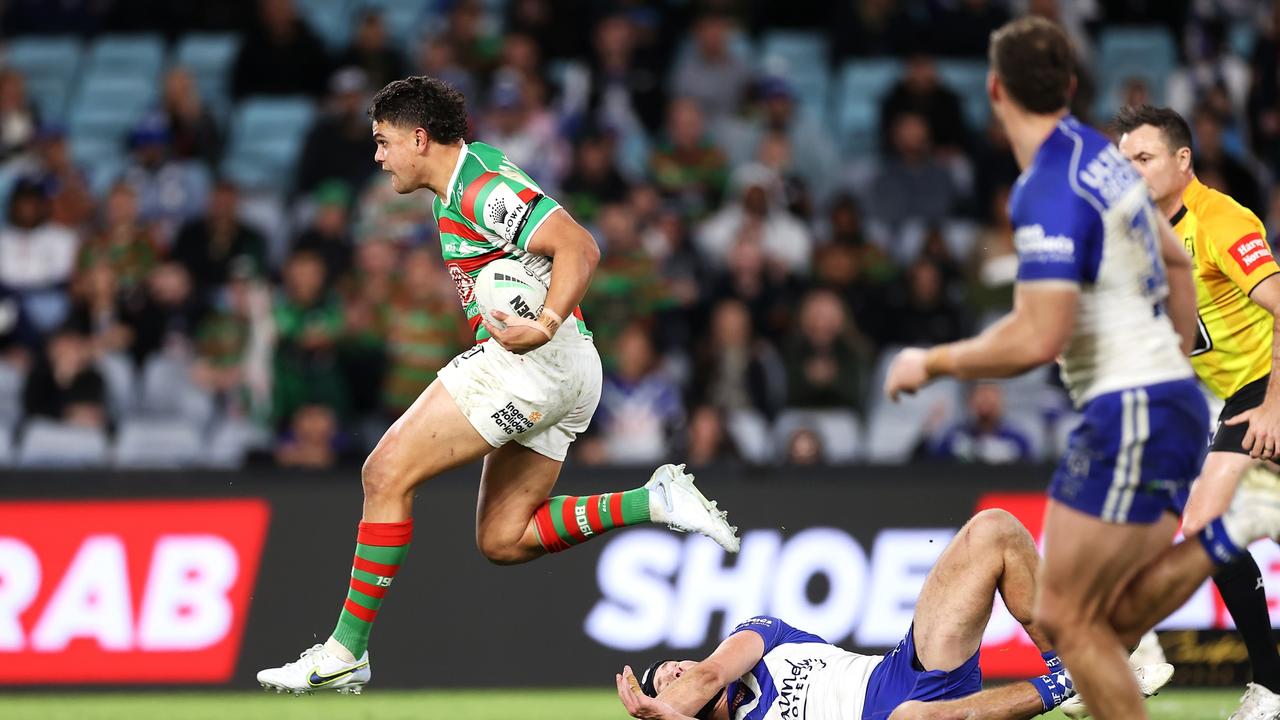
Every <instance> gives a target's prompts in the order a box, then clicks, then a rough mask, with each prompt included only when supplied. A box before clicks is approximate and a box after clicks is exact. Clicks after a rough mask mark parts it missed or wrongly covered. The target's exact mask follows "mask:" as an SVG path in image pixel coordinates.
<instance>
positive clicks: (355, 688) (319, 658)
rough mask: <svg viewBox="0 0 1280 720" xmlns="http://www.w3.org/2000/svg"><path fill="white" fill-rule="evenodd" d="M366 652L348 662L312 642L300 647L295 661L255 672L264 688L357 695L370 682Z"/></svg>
mask: <svg viewBox="0 0 1280 720" xmlns="http://www.w3.org/2000/svg"><path fill="white" fill-rule="evenodd" d="M369 675H370V673H369V651H368V650H366V651H365V653H364V655H362V656H361V657H360V659H359V660H357V661H355V662H353V663H351V662H347V661H345V660H343V659H342V658H340V657H337V656H336V655H334V654H333V653H331V652H329V651H328V650H326V649H325V647H324V645H313V646H312V647H311V649H309V650H303V651H302V654H301V655H299V656H298V659H297V660H294V661H293V662H291V663H285V664H284V665H282V666H281V667H278V668H267V669H266V670H262V671H261V672H259V673H258V682H259V683H260V684H261V685H262V689H263V690H267V691H271V690H275V691H276V693H293V694H294V695H304V694H308V693H313V692H315V691H317V690H336V691H338V692H340V693H342V694H344V695H347V694H349V695H359V694H360V692H361V690H363V689H364V685H365V683H367V682H369Z"/></svg>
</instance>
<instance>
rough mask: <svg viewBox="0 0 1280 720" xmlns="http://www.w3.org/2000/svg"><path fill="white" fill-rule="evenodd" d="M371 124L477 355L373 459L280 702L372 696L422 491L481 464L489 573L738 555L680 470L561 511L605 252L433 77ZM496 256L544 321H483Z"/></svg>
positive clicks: (393, 94)
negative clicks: (617, 539)
mask: <svg viewBox="0 0 1280 720" xmlns="http://www.w3.org/2000/svg"><path fill="white" fill-rule="evenodd" d="M369 117H370V119H371V120H372V124H371V126H370V129H371V131H372V134H373V142H374V144H375V145H376V147H377V150H376V153H375V154H374V156H373V159H374V161H375V162H377V163H378V164H379V165H380V166H381V167H382V169H383V170H384V171H386V172H388V173H390V174H391V186H392V188H394V189H395V191H396V192H398V193H401V194H409V193H412V192H415V191H417V190H421V189H426V190H430V191H431V192H432V193H434V195H435V197H434V200H431V201H428V200H427V199H426V198H423V202H432V210H433V212H434V213H435V217H436V221H437V223H438V225H439V227H440V248H441V252H442V253H443V254H444V260H445V265H446V267H448V270H449V276H450V277H451V278H452V279H453V282H454V284H455V286H456V289H457V291H458V297H459V299H460V300H461V302H462V307H463V311H464V312H465V313H466V315H467V320H468V322H470V324H471V328H472V330H473V331H475V338H476V345H475V346H474V347H472V348H471V349H470V350H467V351H466V352H463V353H462V354H461V355H459V356H457V357H456V358H454V359H453V360H452V361H451V362H450V363H449V364H448V365H446V366H445V367H444V368H442V369H441V370H440V373H439V375H438V377H437V378H436V379H435V380H434V381H433V382H432V383H431V384H430V385H429V386H427V388H426V389H425V390H424V391H423V392H422V395H421V396H419V397H418V399H417V400H416V401H414V403H413V405H412V407H410V408H409V409H408V410H406V411H405V413H404V415H401V416H400V418H399V419H398V420H396V422H395V424H393V425H392V426H391V427H390V428H389V429H388V430H387V432H386V434H385V435H383V436H382V439H381V440H379V441H378V446H377V447H375V448H374V449H373V452H372V453H370V454H369V458H368V459H367V460H365V463H364V467H363V468H362V471H361V474H360V479H361V482H362V484H363V486H364V508H363V511H364V512H363V517H362V518H361V522H360V526H359V530H358V532H357V534H356V552H355V559H354V563H353V567H352V570H351V583H350V589H349V590H348V592H347V596H346V599H345V602H344V603H343V606H342V611H341V613H340V614H339V617H338V624H337V626H336V627H335V628H334V630H333V634H332V635H330V636H329V639H328V640H327V641H326V642H325V643H324V644H323V645H316V646H314V647H312V648H310V649H308V650H305V651H303V652H302V654H301V655H300V656H299V658H298V659H297V660H295V661H293V662H289V663H286V664H285V665H283V666H281V667H275V668H268V669H266V670H263V671H262V672H260V673H258V682H259V683H261V684H262V686H263V688H265V689H274V690H276V691H277V692H292V693H305V692H311V691H313V690H317V689H328V690H338V691H340V692H358V691H359V690H360V689H361V688H362V687H363V686H364V684H365V683H366V682H368V680H369V655H368V653H367V652H366V649H367V647H368V644H369V632H370V630H371V629H372V627H373V622H374V619H375V617H376V616H377V614H378V609H379V607H380V606H381V605H382V601H383V599H384V597H385V595H386V593H387V591H388V590H389V589H390V587H391V583H392V580H393V579H394V577H395V575H396V573H397V572H398V571H399V569H400V565H401V564H402V563H403V562H404V559H405V557H406V556H407V555H408V552H409V544H410V541H411V540H412V537H413V529H414V528H413V517H412V514H413V500H414V495H415V494H416V492H417V489H418V487H419V486H420V485H422V484H423V483H425V482H427V481H428V480H430V479H432V478H434V477H436V476H437V475H440V474H441V473H444V472H447V471H448V470H451V469H454V468H458V467H462V466H464V465H470V464H471V463H473V462H475V461H477V460H483V463H484V465H483V468H482V469H481V471H480V490H479V499H478V501H477V507H476V510H475V513H476V537H475V542H476V544H477V545H478V546H479V548H480V551H481V552H482V553H484V555H485V557H487V558H488V559H489V560H491V561H493V562H495V563H498V564H502V565H511V564H515V563H523V562H528V561H530V560H533V559H535V558H538V557H541V556H542V555H544V554H546V553H554V552H560V551H562V550H567V549H569V548H570V547H573V546H575V545H578V544H579V543H583V542H586V541H588V540H590V539H591V538H594V537H596V536H598V535H600V534H602V533H604V532H607V531H609V530H611V529H613V528H616V527H622V526H627V525H637V524H641V523H664V524H666V525H667V526H668V527H670V528H672V529H674V530H681V531H685V532H700V533H703V534H704V535H707V536H709V537H710V538H711V539H713V540H715V541H716V542H717V543H719V544H720V546H721V547H723V548H724V549H725V550H728V551H729V552H737V550H738V538H737V537H736V536H735V534H734V528H733V527H732V526H730V525H729V523H728V522H727V521H726V519H725V514H724V512H723V511H720V510H718V509H717V508H716V506H715V503H714V502H712V501H710V500H707V499H706V498H705V497H703V495H702V493H700V492H699V491H698V489H697V488H696V487H694V485H693V478H692V477H691V476H689V475H687V474H685V473H684V472H683V470H684V466H676V465H663V466H662V467H660V468H658V469H657V470H656V471H654V473H653V476H652V477H650V479H649V482H647V483H645V484H644V485H643V486H641V487H638V488H634V489H631V490H626V491H622V492H614V493H604V494H600V495H589V496H583V497H573V496H563V495H561V496H556V497H552V495H551V492H552V489H553V488H554V487H555V484H556V479H557V478H558V477H559V476H560V467H561V465H562V464H563V462H564V458H565V454H566V453H567V452H568V450H569V444H570V443H572V442H573V440H574V438H575V437H577V434H578V433H580V432H582V431H584V430H586V429H587V425H588V424H589V423H590V422H591V416H592V414H593V413H595V410H596V405H597V404H598V403H599V401H600V373H601V371H600V355H599V354H598V353H597V352H596V348H595V344H594V343H593V341H592V339H591V333H590V332H589V331H588V330H587V327H586V324H585V323H584V322H583V321H582V314H581V312H580V311H579V310H578V302H579V301H580V300H581V299H582V296H583V294H584V293H585V292H586V290H587V286H588V284H589V283H590V281H591V275H592V273H593V272H594V271H595V267H596V263H597V262H598V261H599V259H600V250H599V248H597V247H596V242H595V240H594V239H593V238H592V237H591V234H590V233H588V232H587V231H586V230H585V229H583V227H582V226H581V225H579V224H578V223H577V222H575V221H574V219H573V218H572V217H570V216H569V213H568V212H567V211H565V209H564V208H562V207H561V206H560V204H559V203H557V202H556V201H555V200H553V199H552V198H550V197H547V196H546V195H544V194H543V193H542V190H541V188H539V187H538V185H537V183H535V182H534V181H533V180H532V179H531V178H530V177H529V176H528V175H526V174H525V173H524V171H522V170H521V169H520V168H518V167H516V166H515V165H514V164H512V163H511V161H510V160H509V159H507V157H506V155H504V154H503V153H502V151H501V150H499V149H497V148H495V147H492V146H489V145H485V144H483V143H478V142H474V143H467V142H465V141H464V139H463V137H464V135H465V133H466V130H467V110H466V104H465V102H464V100H463V97H462V95H461V94H460V93H458V91H457V90H454V89H453V88H452V87H450V86H449V85H447V84H446V83H444V82H441V81H440V80H437V79H434V78H428V77H411V78H406V79H404V80H396V81H394V82H392V83H389V84H388V85H387V86H386V87H384V88H383V89H382V90H381V91H380V92H378V94H377V95H375V96H374V98H373V102H372V104H371V105H370V107H369ZM501 258H508V259H512V260H515V261H517V262H520V263H522V264H524V266H525V267H526V268H527V269H528V270H529V272H530V273H532V274H533V275H534V276H535V277H538V278H540V279H542V280H544V281H545V282H546V284H547V286H548V287H547V294H546V301H545V305H544V307H542V308H541V309H540V312H539V313H538V314H537V315H536V317H537V320H536V321H535V320H529V319H526V318H522V317H515V316H511V317H507V316H506V315H503V314H501V313H500V312H495V313H494V316H493V319H495V320H497V321H499V322H504V321H505V322H504V324H505V327H502V328H499V327H496V326H494V325H493V324H491V323H490V322H488V321H487V320H485V319H484V316H483V315H482V313H481V309H480V308H479V306H478V304H477V302H476V298H475V277H476V275H478V274H479V273H480V271H481V269H482V268H484V266H485V265H487V264H489V263H491V262H493V261H495V260H498V259H501ZM562 321H563V322H562ZM431 510H432V512H435V513H440V512H458V511H463V509H461V508H455V509H448V508H431ZM466 512H470V510H466ZM428 517H430V516H428ZM323 531H324V532H332V528H324V529H323ZM428 532H430V526H429V525H428ZM428 537H429V540H428V542H429V543H431V544H432V547H431V550H433V551H435V552H449V553H453V552H457V548H456V546H457V540H458V538H445V537H439V536H438V534H437V535H436V536H432V535H430V534H429V535H428Z"/></svg>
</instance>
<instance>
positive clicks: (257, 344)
mask: <svg viewBox="0 0 1280 720" xmlns="http://www.w3.org/2000/svg"><path fill="white" fill-rule="evenodd" d="M274 332H275V327H274V324H273V318H272V314H271V293H270V290H269V289H268V288H267V286H266V285H265V284H264V283H262V282H261V281H260V280H258V279H257V270H256V268H255V267H254V264H253V262H252V261H250V260H248V258H243V257H242V258H238V259H237V260H236V261H235V262H234V263H233V264H232V268H231V277H230V279H229V281H228V282H227V285H226V288H225V290H224V291H223V292H222V293H220V294H219V298H218V302H217V305H216V306H215V307H214V309H213V310H211V311H210V312H209V314H208V315H206V316H205V318H204V320H203V321H201V323H200V328H199V330H198V331H197V332H196V338H195V342H196V345H195V350H196V358H195V363H194V366H193V367H192V372H191V377H192V380H193V381H194V382H195V383H196V384H197V385H199V386H200V387H201V388H203V389H204V390H205V391H207V392H209V393H212V394H213V395H214V397H215V398H218V399H219V401H220V404H221V405H222V406H223V408H224V410H225V411H226V413H227V414H228V415H229V416H231V417H248V418H252V419H255V420H261V419H264V418H265V417H266V416H267V414H268V413H269V411H270V403H271V342H272V339H273V335H274Z"/></svg>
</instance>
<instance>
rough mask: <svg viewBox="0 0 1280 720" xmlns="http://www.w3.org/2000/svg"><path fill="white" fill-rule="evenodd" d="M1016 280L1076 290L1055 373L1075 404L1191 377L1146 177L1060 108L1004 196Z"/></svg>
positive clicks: (1112, 147)
mask: <svg viewBox="0 0 1280 720" xmlns="http://www.w3.org/2000/svg"><path fill="white" fill-rule="evenodd" d="M1009 216H1010V218H1011V220H1012V221H1013V227H1014V245H1015V246H1016V248H1017V251H1018V282H1020V283H1032V282H1036V283H1038V282H1056V283H1068V284H1071V285H1074V286H1077V287H1079V289H1080V304H1079V308H1078V310H1077V315H1076V325H1075V331H1074V332H1073V333H1072V336H1071V339H1070V340H1069V341H1068V343H1067V347H1066V349H1065V350H1064V351H1063V353H1062V357H1061V364H1062V379H1063V382H1064V383H1065V384H1066V386H1067V389H1068V390H1069V391H1070V393H1071V397H1072V399H1073V400H1074V401H1075V403H1076V405H1077V406H1081V405H1083V404H1084V403H1086V402H1087V401H1089V400H1091V399H1093V398H1094V397H1097V396H1098V395H1101V394H1103V393H1108V392H1115V391H1118V390H1123V389H1127V388H1135V387H1142V386H1146V385H1153V384H1156V383H1161V382H1168V381H1171V380H1178V379H1182V378H1188V377H1192V376H1193V375H1194V373H1193V371H1192V369H1191V364H1190V362H1188V360H1187V359H1186V357H1184V356H1183V354H1182V350H1181V347H1180V343H1179V338H1178V334H1177V333H1176V332H1175V331H1174V329H1173V323H1172V322H1171V321H1170V320H1169V316H1168V314H1167V313H1166V312H1165V311H1164V302H1165V299H1166V298H1167V297H1168V295H1169V286H1168V283H1167V282H1166V276H1165V268H1164V261H1163V260H1162V259H1161V252H1160V235H1159V225H1158V223H1161V222H1163V220H1161V219H1160V217H1159V215H1158V213H1157V212H1156V210H1155V207H1154V206H1153V205H1152V203H1151V199H1150V195H1149V193H1148V190H1147V186H1146V184H1145V183H1144V182H1143V180H1142V177H1141V176H1139V175H1138V173H1137V171H1135V170H1134V169H1133V167H1132V166H1131V165H1130V164H1129V161H1128V160H1127V159H1125V157H1124V156H1123V155H1121V154H1120V151H1119V150H1118V149H1117V148H1116V147H1115V146H1114V145H1112V144H1111V142H1110V141H1109V140H1107V138H1106V137H1104V136H1103V135H1102V134H1101V133H1099V132H1097V131H1096V130H1094V129H1092V128H1090V127H1087V126H1085V125H1083V124H1082V123H1080V121H1078V120H1076V119H1075V118H1074V117H1071V116H1070V115H1068V116H1067V117H1065V118H1063V119H1062V120H1061V121H1060V122H1059V123H1058V126H1057V127H1056V128H1055V129H1054V131H1053V133H1052V134H1051V135H1049V137H1048V138H1047V139H1046V140H1045V141H1044V144H1043V145H1041V146H1040V149H1039V151H1038V152H1037V153H1036V157H1035V160H1034V161H1033V162H1032V164H1031V167H1029V168H1027V170H1026V171H1025V172H1023V174H1022V176H1021V177H1019V178H1018V182H1017V184H1016V185H1015V186H1014V189H1013V193H1012V195H1011V196H1010V198H1009Z"/></svg>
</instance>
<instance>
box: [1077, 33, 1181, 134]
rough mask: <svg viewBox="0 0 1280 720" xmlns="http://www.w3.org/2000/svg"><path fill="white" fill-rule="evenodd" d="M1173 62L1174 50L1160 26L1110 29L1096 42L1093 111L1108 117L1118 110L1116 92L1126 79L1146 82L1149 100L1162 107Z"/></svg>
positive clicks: (1175, 50) (1118, 94)
mask: <svg viewBox="0 0 1280 720" xmlns="http://www.w3.org/2000/svg"><path fill="white" fill-rule="evenodd" d="M1176 62H1177V49H1176V48H1175V47H1174V42H1173V38H1172V37H1170V36H1169V32H1168V30H1167V29H1165V28H1164V27H1161V26H1151V27H1131V28H1110V29H1106V30H1103V32H1102V35H1101V38H1100V40H1099V43H1098V62H1097V68H1098V96H1097V99H1096V101H1095V103H1094V112H1095V114H1096V115H1097V116H1098V117H1100V118H1110V117H1111V116H1112V115H1114V114H1115V112H1116V110H1117V109H1119V104H1120V92H1121V89H1122V88H1123V87H1124V83H1125V82H1126V81H1127V80H1129V79H1130V78H1141V79H1142V80H1144V81H1146V84H1147V88H1148V89H1149V90H1150V91H1151V97H1152V100H1153V101H1154V102H1155V104H1157V105H1163V104H1164V95H1165V82H1166V81H1167V79H1168V77H1169V75H1170V73H1172V72H1173V70H1174V67H1175V64H1176Z"/></svg>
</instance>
